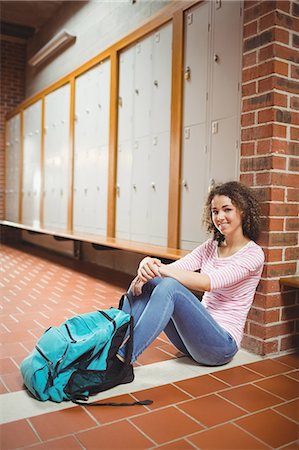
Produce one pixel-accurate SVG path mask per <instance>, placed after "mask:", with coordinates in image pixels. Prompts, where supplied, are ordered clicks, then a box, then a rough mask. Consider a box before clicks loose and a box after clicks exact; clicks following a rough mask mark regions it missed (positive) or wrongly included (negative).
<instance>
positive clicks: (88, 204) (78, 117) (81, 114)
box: [73, 60, 110, 235]
mask: <svg viewBox="0 0 299 450" xmlns="http://www.w3.org/2000/svg"><path fill="white" fill-rule="evenodd" d="M109 108H110V60H107V61H104V62H103V63H101V64H99V65H97V66H96V67H94V68H92V69H91V70H89V71H88V72H86V73H84V74H83V75H81V76H80V77H78V78H77V79H76V95H75V157H74V208H73V224H74V229H75V230H78V231H83V232H90V233H98V234H103V235H105V234H106V228H107V225H106V223H107V195H108V151H109V148H108V143H109V115H110V113H109Z"/></svg>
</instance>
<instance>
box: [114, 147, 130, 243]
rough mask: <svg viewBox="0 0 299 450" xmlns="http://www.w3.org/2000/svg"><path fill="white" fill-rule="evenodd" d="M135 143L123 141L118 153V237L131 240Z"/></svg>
mask: <svg viewBox="0 0 299 450" xmlns="http://www.w3.org/2000/svg"><path fill="white" fill-rule="evenodd" d="M132 161H133V142H132V141H131V140H128V141H122V142H121V143H119V144H118V152H117V185H116V237H117V238H120V239H130V228H131V227H130V220H131V190H132Z"/></svg>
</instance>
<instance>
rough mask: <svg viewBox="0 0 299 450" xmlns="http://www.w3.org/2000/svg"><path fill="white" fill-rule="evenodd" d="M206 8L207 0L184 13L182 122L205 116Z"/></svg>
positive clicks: (207, 38)
mask: <svg viewBox="0 0 299 450" xmlns="http://www.w3.org/2000/svg"><path fill="white" fill-rule="evenodd" d="M209 8H210V3H209V2H208V3H206V4H202V5H199V6H196V7H195V8H193V9H192V10H189V11H188V12H187V13H186V14H185V49H184V96H183V123H184V126H187V125H194V124H198V123H203V122H205V121H206V120H207V92H208V64H207V63H208V50H209V28H208V27H209Z"/></svg>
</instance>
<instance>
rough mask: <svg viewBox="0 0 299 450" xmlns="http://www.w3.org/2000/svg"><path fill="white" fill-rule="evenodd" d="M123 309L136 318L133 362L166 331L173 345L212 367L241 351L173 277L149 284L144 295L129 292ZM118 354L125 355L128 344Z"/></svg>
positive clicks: (190, 293) (158, 279)
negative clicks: (135, 295) (128, 297)
mask: <svg viewBox="0 0 299 450" xmlns="http://www.w3.org/2000/svg"><path fill="white" fill-rule="evenodd" d="M127 295H128V296H130V300H131V303H132V309H131V307H130V304H129V302H128V300H127V299H126V300H125V302H124V305H123V310H124V311H125V312H127V313H130V314H131V315H132V316H133V317H134V323H135V325H134V345H133V355H132V362H134V361H136V359H137V358H138V356H139V355H140V354H141V353H142V352H143V351H144V350H145V349H146V348H147V347H148V346H149V345H150V344H151V343H152V342H153V341H154V339H156V338H157V337H158V336H159V334H160V333H161V332H162V331H164V332H165V334H166V335H167V337H168V338H169V339H170V341H171V342H172V343H173V345H174V346H175V347H176V348H177V349H178V350H180V351H181V352H182V353H184V354H185V355H188V356H190V357H191V358H193V359H194V360H195V361H197V362H198V363H201V364H205V365H209V366H218V365H222V364H226V363H228V362H229V361H230V360H231V359H232V358H233V356H234V355H235V354H236V352H237V351H238V347H237V345H236V343H235V340H234V339H233V337H232V336H231V335H230V334H229V333H228V332H227V331H225V330H224V329H223V328H222V327H221V326H220V325H218V323H217V322H216V321H215V320H214V319H213V317H212V316H211V315H210V313H209V312H208V311H207V310H206V308H205V307H204V306H203V305H202V304H201V303H200V301H199V300H198V298H197V297H196V296H195V295H193V294H192V292H191V291H189V290H188V289H187V288H185V287H184V286H183V285H182V284H181V283H179V282H178V281H176V280H175V279H173V278H155V279H153V280H151V281H148V282H147V283H146V284H145V285H144V286H143V289H142V294H141V295H139V296H137V297H134V296H133V294H132V292H131V291H130V290H129V292H128V294H127ZM118 353H119V355H120V356H122V357H124V356H125V345H124V346H123V347H121V348H120V350H119V352H118Z"/></svg>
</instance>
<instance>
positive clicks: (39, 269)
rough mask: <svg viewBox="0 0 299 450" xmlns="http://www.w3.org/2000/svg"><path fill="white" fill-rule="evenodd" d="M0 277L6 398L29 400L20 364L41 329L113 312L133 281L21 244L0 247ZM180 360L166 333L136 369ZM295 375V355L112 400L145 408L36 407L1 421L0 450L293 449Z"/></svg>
mask: <svg viewBox="0 0 299 450" xmlns="http://www.w3.org/2000/svg"><path fill="white" fill-rule="evenodd" d="M1 271H2V276H1V287H2V312H1V325H0V333H1V344H2V345H1V364H0V394H1V396H2V399H4V398H9V399H10V398H13V396H14V395H20V394H21V395H27V394H26V393H25V392H24V391H23V394H22V392H20V391H22V390H23V384H22V379H21V377H20V373H19V364H20V362H21V361H22V359H23V358H24V357H25V356H26V355H27V354H28V353H29V352H30V351H31V349H32V348H33V346H34V344H35V342H36V340H37V338H38V337H39V336H40V335H41V333H42V332H43V330H44V329H45V328H46V327H48V326H49V325H53V324H59V323H61V322H62V321H63V320H64V319H66V318H67V317H70V316H72V315H74V314H78V313H82V312H86V311H90V310H93V309H99V308H105V307H109V306H116V305H117V303H118V299H119V297H120V295H121V294H122V293H123V292H124V291H125V290H126V288H127V286H128V284H129V281H130V278H131V277H129V276H127V275H124V274H121V273H116V272H111V271H109V270H102V269H99V268H96V267H95V266H92V265H89V264H85V263H84V264H82V263H79V262H77V261H72V260H70V259H68V258H65V257H61V256H58V255H54V254H51V253H49V252H45V251H43V250H38V249H36V248H34V247H31V246H26V245H25V246H22V247H20V248H18V249H16V248H13V247H8V246H2V256H1ZM179 356H180V355H179V354H178V353H177V352H176V350H175V349H174V348H173V347H172V345H171V344H169V342H168V341H167V338H166V337H165V336H164V335H163V334H162V335H161V336H160V337H159V338H158V339H157V340H156V341H155V342H154V343H153V344H152V345H151V347H150V348H149V349H147V350H146V351H145V352H144V354H143V355H142V357H141V358H140V360H139V362H138V364H139V365H143V366H144V365H148V364H152V363H157V362H161V364H163V362H165V361H167V360H174V359H176V358H177V357H179ZM298 369H299V356H296V355H294V354H293V355H287V356H281V357H278V358H272V359H265V360H262V361H258V362H252V363H249V364H243V365H241V366H238V367H233V368H223V369H221V370H219V371H217V372H212V373H209V374H205V375H201V376H196V377H193V378H188V379H184V380H182V381H178V382H174V383H169V384H163V385H162V386H156V387H153V388H150V389H143V390H139V391H138V392H132V393H126V394H123V395H118V396H117V397H114V400H115V401H132V400H133V399H141V398H151V399H153V400H154V403H153V404H152V405H150V406H148V407H146V406H134V407H130V408H112V407H105V408H97V407H90V408H86V407H81V406H76V407H72V408H68V409H61V410H59V411H51V412H47V413H45V412H44V410H43V409H42V407H41V409H40V412H39V413H35V414H34V415H32V416H28V417H26V418H25V419H23V418H22V419H20V420H14V421H6V420H4V421H3V422H7V423H3V424H2V425H1V449H2V450H6V449H7V450H13V449H16V448H32V449H35V450H37V449H48V450H58V449H81V450H82V449H105V450H106V449H128V450H130V449H154V448H159V449H169V450H171V449H172V450H178V449H194V448H197V449H225V450H231V449H237V450H242V449H250V450H255V449H269V448H275V449H276V448H284V449H297V450H298V448H299V440H298V439H299V375H298V373H299V370H298ZM0 400H1V397H0ZM37 403H38V405H40V403H39V402H37ZM42 406H43V405H42ZM18 408H19V409H20V410H22V404H19V405H18ZM2 416H4V417H5V411H2Z"/></svg>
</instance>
